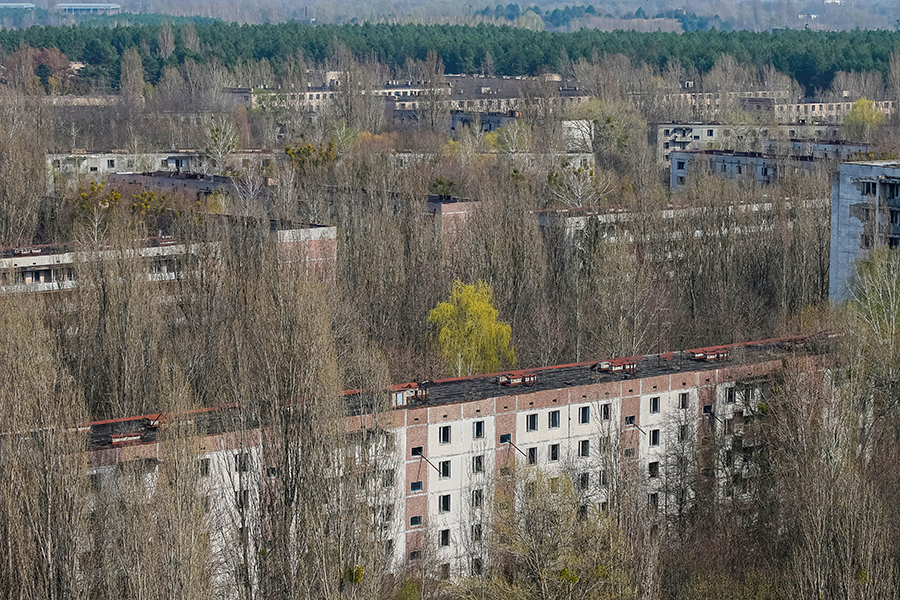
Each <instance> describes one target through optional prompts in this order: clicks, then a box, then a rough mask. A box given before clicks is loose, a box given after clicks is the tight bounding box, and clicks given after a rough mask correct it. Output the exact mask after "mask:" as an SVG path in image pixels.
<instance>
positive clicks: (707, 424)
mask: <svg viewBox="0 0 900 600" xmlns="http://www.w3.org/2000/svg"><path fill="white" fill-rule="evenodd" d="M810 341H811V340H810V339H809V338H786V339H780V340H767V341H763V342H756V343H747V344H734V345H730V346H718V347H712V348H700V349H694V350H688V351H685V352H670V353H666V354H661V355H656V356H642V357H632V358H624V359H614V360H600V361H592V362H585V363H580V364H571V365H559V366H552V367H543V368H535V369H526V370H518V371H508V372H502V373H497V374H492V375H479V376H474V377H463V378H457V379H446V380H436V381H432V382H419V383H409V384H402V385H397V386H393V387H392V388H391V390H390V393H391V400H392V402H391V404H392V408H391V409H390V410H389V415H387V416H388V418H387V419H384V418H382V419H380V421H381V422H382V423H385V422H386V423H389V425H388V426H387V431H388V434H389V436H390V442H388V443H385V444H383V445H381V446H379V448H378V449H377V451H378V452H380V453H382V454H383V455H384V456H385V460H383V461H382V462H381V463H380V464H381V465H387V466H389V467H384V468H386V469H388V470H387V471H385V472H383V473H380V475H382V477H381V478H380V481H381V483H380V484H379V485H385V486H387V487H388V488H390V490H392V491H390V490H389V491H388V493H385V494H382V495H381V496H380V499H379V500H378V502H380V503H385V506H379V507H378V509H379V513H378V514H380V515H382V517H381V518H383V519H384V523H383V524H382V527H380V529H379V530H380V532H381V533H380V535H381V536H382V537H383V538H384V539H383V542H384V547H386V548H389V549H390V552H391V553H392V559H391V561H392V565H393V568H394V569H395V570H397V571H400V570H402V569H404V568H405V567H407V566H409V565H413V566H414V565H415V564H417V562H418V561H420V560H422V559H423V558H426V557H427V559H428V560H429V561H432V563H433V564H435V565H438V566H439V570H438V571H437V572H438V573H440V574H441V576H443V577H457V576H462V575H467V574H470V573H479V572H480V570H481V568H482V566H484V565H486V564H487V561H488V560H489V557H488V556H487V555H486V552H485V550H484V546H483V543H481V540H482V539H483V536H484V535H485V534H486V530H485V528H487V527H488V526H489V520H488V519H487V517H486V515H487V514H488V513H489V511H490V510H491V498H492V492H493V489H494V486H495V485H496V483H497V482H498V481H499V480H502V479H503V478H505V477H514V476H516V472H518V473H523V472H524V473H528V472H535V471H528V470H529V469H536V470H540V471H542V472H544V473H545V474H546V475H547V476H548V477H550V478H559V477H568V478H571V480H572V481H573V484H574V486H575V489H576V491H577V494H578V497H579V499H580V502H581V503H582V507H581V511H580V512H581V513H582V514H583V516H584V518H595V516H596V515H597V514H598V513H600V512H602V511H605V510H608V509H610V508H611V507H610V504H609V503H610V502H611V501H613V498H611V497H610V492H609V490H610V487H611V486H612V485H613V484H614V483H615V482H618V483H619V484H621V485H628V486H629V489H628V490H627V492H628V493H630V494H638V495H640V496H644V497H646V501H647V506H648V514H649V515H650V518H653V514H654V513H658V514H664V513H665V512H667V511H670V510H672V509H673V508H672V507H674V506H675V505H676V504H679V505H683V503H684V502H686V501H690V500H691V499H692V498H693V497H694V495H695V494H696V489H695V488H694V487H693V484H690V483H689V482H687V481H685V482H682V483H678V482H677V481H676V479H677V477H678V476H679V473H681V472H682V471H684V470H685V469H689V470H690V471H691V472H692V473H693V472H696V473H699V474H700V475H699V476H700V477H701V478H704V479H705V483H704V484H703V485H704V486H705V488H706V489H712V490H713V499H715V498H726V497H731V496H737V495H741V494H743V493H744V491H743V490H745V489H746V487H747V484H748V482H749V481H750V480H751V479H752V478H753V476H754V474H755V470H756V469H757V468H758V467H757V466H756V465H755V463H754V460H753V459H754V457H755V456H756V454H755V453H756V449H755V447H756V446H757V445H758V444H759V443H760V442H758V441H756V440H755V439H754V437H753V434H752V432H751V431H750V430H747V429H745V426H746V424H747V423H748V422H749V421H751V420H752V419H754V418H757V417H759V416H760V415H761V413H760V408H759V407H760V405H761V403H762V402H763V400H764V398H765V397H766V396H767V395H768V393H769V386H770V383H771V381H772V377H773V374H774V373H776V371H777V370H778V369H779V368H780V367H781V365H782V360H783V358H784V357H785V356H786V355H788V354H790V353H793V352H797V351H804V350H802V348H803V347H804V346H805V345H806V344H808V343H809V342H810ZM356 394H357V392H347V393H346V395H345V396H344V397H345V398H346V399H347V401H348V412H349V414H352V415H354V416H353V417H349V418H348V420H347V428H348V430H349V431H351V432H352V431H356V432H360V433H361V434H362V433H365V430H366V428H367V427H371V426H372V423H374V421H375V420H374V419H371V418H368V417H366V415H364V414H362V415H361V414H357V413H358V410H359V406H360V404H359V403H357V402H355V401H354V398H355V396H356ZM237 410H240V408H239V407H235V406H232V407H228V408H224V409H221V410H219V411H211V410H205V411H199V412H196V413H194V414H193V416H192V423H193V424H194V426H196V427H197V428H198V430H199V431H200V433H201V434H202V435H203V436H204V437H203V440H202V441H201V443H199V444H198V451H199V456H198V458H199V459H200V461H201V471H202V473H203V475H204V477H210V478H212V479H215V481H209V485H208V488H209V490H210V491H209V493H211V494H214V495H216V498H214V499H213V500H214V502H213V505H218V506H220V507H223V508H224V509H227V510H232V511H234V510H246V509H248V507H250V506H257V505H259V504H260V503H264V502H266V501H267V500H266V498H267V494H265V493H263V492H262V491H261V487H262V486H263V485H267V484H268V482H270V481H271V478H276V479H277V478H278V477H279V476H281V475H282V474H279V472H278V471H277V469H272V468H268V467H267V465H266V463H265V460H263V458H262V453H261V452H262V451H261V449H260V448H259V447H258V444H259V441H258V440H260V439H261V438H263V437H264V436H263V435H261V434H260V428H264V427H265V425H264V424H261V423H259V422H256V421H253V422H252V423H250V424H249V425H248V427H250V429H252V431H250V432H244V435H236V433H238V432H236V431H235V429H234V428H235V427H237V424H238V423H241V422H242V420H241V419H237V418H229V417H228V414H226V413H229V411H237ZM165 421H166V415H146V416H141V417H135V418H131V419H119V420H116V421H104V422H100V423H93V424H90V425H89V426H85V427H82V428H80V431H83V432H84V433H86V434H87V435H88V437H89V442H88V448H89V449H90V450H89V454H90V459H89V464H90V468H91V472H92V473H93V474H94V476H95V477H107V476H113V475H114V474H115V472H116V467H117V465H122V464H123V463H125V464H127V463H128V462H129V461H136V460H140V461H144V463H145V464H146V465H147V467H148V469H147V471H148V473H149V474H150V475H152V474H153V473H154V472H155V471H156V469H157V468H158V465H159V463H160V461H162V460H165V457H164V454H163V453H161V452H160V449H159V447H158V444H157V440H158V439H159V438H158V430H159V427H160V423H164V422H165ZM246 433H249V435H246ZM363 437H365V436H363ZM242 440H243V441H242ZM248 440H250V441H249V442H248ZM253 440H257V441H256V442H254V441H253ZM674 456H678V457H682V458H678V460H675V459H674V458H673V457H674ZM683 457H689V458H690V464H688V463H686V462H684V459H683ZM336 462H337V463H338V464H340V462H341V461H336ZM523 470H524V471H523ZM236 471H237V472H238V473H239V474H240V475H242V476H241V477H236V476H235V475H234V473H235V472H236ZM625 472H627V473H628V474H629V476H628V477H627V478H626V477H624V476H623V475H622V474H623V473H625ZM620 477H621V478H620ZM689 479H690V480H691V481H693V479H694V478H693V477H691V478H689ZM679 481H680V480H679ZM258 508H260V509H262V510H257V511H256V512H255V513H254V514H261V515H265V514H269V513H268V512H267V511H266V510H265V507H258ZM373 508H374V507H373ZM261 531H262V530H261ZM218 535H223V536H224V535H225V534H221V533H220V534H218ZM220 543H221V544H227V543H229V542H228V540H227V536H225V537H223V541H221V542H220ZM232 581H233V578H232Z"/></svg>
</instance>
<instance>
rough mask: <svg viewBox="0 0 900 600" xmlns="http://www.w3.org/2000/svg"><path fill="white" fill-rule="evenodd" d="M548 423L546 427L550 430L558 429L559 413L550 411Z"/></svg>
mask: <svg viewBox="0 0 900 600" xmlns="http://www.w3.org/2000/svg"><path fill="white" fill-rule="evenodd" d="M548 421H549V423H548V426H549V427H550V429H556V428H557V427H559V411H558V410H551V411H550V416H549V419H548Z"/></svg>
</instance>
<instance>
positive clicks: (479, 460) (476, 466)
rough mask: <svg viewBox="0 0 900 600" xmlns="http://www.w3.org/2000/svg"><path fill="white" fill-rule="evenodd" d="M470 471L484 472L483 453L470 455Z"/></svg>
mask: <svg viewBox="0 0 900 600" xmlns="http://www.w3.org/2000/svg"><path fill="white" fill-rule="evenodd" d="M472 471H473V472H475V473H484V455H482V454H479V455H478V456H473V457H472Z"/></svg>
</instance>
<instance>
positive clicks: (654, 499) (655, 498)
mask: <svg viewBox="0 0 900 600" xmlns="http://www.w3.org/2000/svg"><path fill="white" fill-rule="evenodd" d="M647 503H648V504H649V505H650V510H656V509H658V508H659V494H656V493H653V494H650V495H649V496H648V497H647Z"/></svg>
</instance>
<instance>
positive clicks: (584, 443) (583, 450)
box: [578, 440, 591, 457]
mask: <svg viewBox="0 0 900 600" xmlns="http://www.w3.org/2000/svg"><path fill="white" fill-rule="evenodd" d="M590 455H591V440H581V441H580V442H578V456H582V457H584V456H590Z"/></svg>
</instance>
